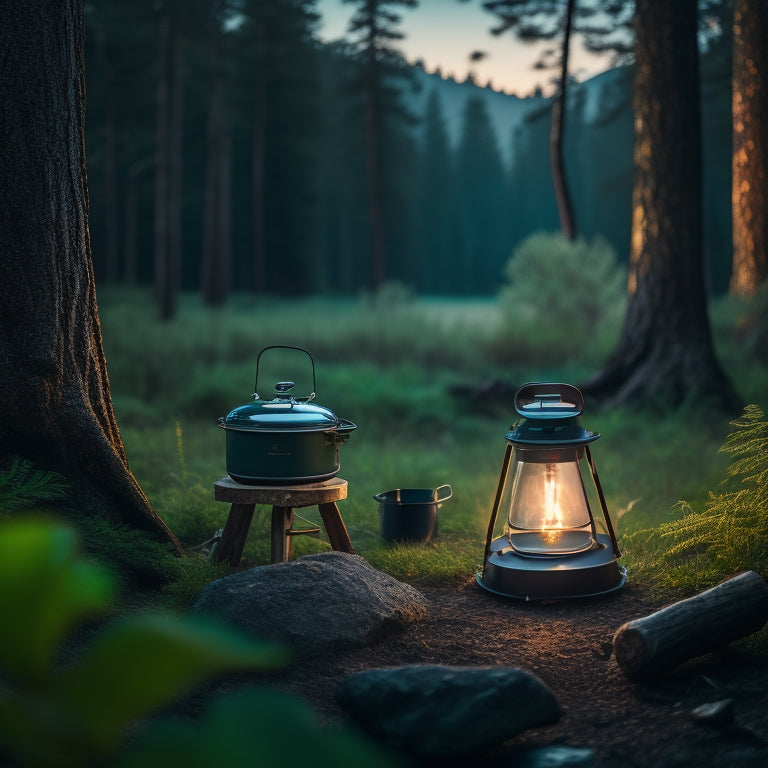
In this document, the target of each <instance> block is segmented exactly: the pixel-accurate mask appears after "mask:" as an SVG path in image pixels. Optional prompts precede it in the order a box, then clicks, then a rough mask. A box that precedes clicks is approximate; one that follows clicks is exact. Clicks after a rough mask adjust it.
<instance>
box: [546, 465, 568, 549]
mask: <svg viewBox="0 0 768 768" xmlns="http://www.w3.org/2000/svg"><path fill="white" fill-rule="evenodd" d="M564 525H565V518H564V516H563V510H562V509H561V508H560V502H559V500H558V493H557V467H556V466H555V464H547V469H546V472H545V474H544V515H543V518H542V521H541V532H542V539H543V540H544V541H545V542H546V543H547V544H555V543H556V542H557V541H558V539H559V538H560V533H561V531H562V529H563V526H564Z"/></svg>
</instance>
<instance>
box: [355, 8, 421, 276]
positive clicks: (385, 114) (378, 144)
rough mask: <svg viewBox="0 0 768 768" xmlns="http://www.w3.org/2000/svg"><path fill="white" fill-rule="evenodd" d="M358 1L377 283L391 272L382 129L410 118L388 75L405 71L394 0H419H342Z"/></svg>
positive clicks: (357, 38) (360, 80)
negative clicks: (386, 229) (400, 52)
mask: <svg viewBox="0 0 768 768" xmlns="http://www.w3.org/2000/svg"><path fill="white" fill-rule="evenodd" d="M344 1H345V2H346V3H350V4H353V5H356V6H357V10H356V12H355V13H354V14H353V16H352V19H351V20H350V22H349V34H350V35H351V38H352V48H353V50H354V51H355V53H356V54H357V56H358V58H359V62H360V67H359V71H358V80H357V84H358V87H359V89H360V92H361V93H362V96H363V104H364V106H363V124H364V132H365V144H366V153H365V157H366V175H367V188H368V216H369V222H368V224H369V227H370V255H371V274H370V281H371V286H372V287H373V288H378V287H379V286H380V285H381V284H382V283H383V282H384V281H385V280H386V279H387V277H388V264H387V260H388V255H387V242H386V234H385V223H384V214H383V201H382V195H383V186H384V175H385V168H386V160H385V154H384V146H383V133H384V132H385V131H386V130H387V129H388V127H389V125H388V123H391V122H397V121H402V120H403V119H408V116H407V113H406V112H405V110H404V109H403V107H402V105H401V102H400V98H399V93H398V91H397V90H396V89H395V88H393V86H392V85H391V83H390V81H391V79H392V78H393V77H398V76H399V77H402V76H404V75H406V76H407V70H406V69H405V67H404V66H403V63H402V58H401V56H400V55H399V54H398V52H397V50H396V49H395V48H394V47H393V43H394V42H395V41H397V40H400V39H402V37H403V34H402V33H401V32H400V31H399V30H398V29H397V25H398V24H399V22H400V20H401V17H400V16H399V15H398V14H397V13H395V12H394V11H393V9H392V7H393V6H404V7H408V8H414V7H415V6H416V5H417V4H418V3H417V0H344Z"/></svg>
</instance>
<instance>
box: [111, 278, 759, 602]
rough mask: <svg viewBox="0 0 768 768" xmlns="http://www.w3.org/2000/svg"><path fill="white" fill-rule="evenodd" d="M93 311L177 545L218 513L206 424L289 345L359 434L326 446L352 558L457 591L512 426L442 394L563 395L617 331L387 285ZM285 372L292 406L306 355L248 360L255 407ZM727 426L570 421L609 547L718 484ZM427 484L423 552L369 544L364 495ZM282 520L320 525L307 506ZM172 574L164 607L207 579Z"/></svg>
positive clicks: (297, 545) (733, 332) (737, 358)
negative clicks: (434, 508) (544, 387)
mask: <svg viewBox="0 0 768 768" xmlns="http://www.w3.org/2000/svg"><path fill="white" fill-rule="evenodd" d="M99 305H100V307H99V311H100V317H101V322H102V331H103V337H104V345H105V350H106V355H107V363H108V369H109V374H110V381H111V386H112V393H113V400H114V404H115V409H116V412H117V417H118V422H119V424H120V428H121V432H122V436H123V440H124V442H125V446H126V450H127V452H128V457H129V461H130V464H131V469H132V471H133V473H134V474H135V475H136V477H137V479H138V480H139V482H140V484H141V485H142V487H143V488H144V490H145V492H146V493H147V496H148V497H149V499H150V501H151V502H152V504H153V506H154V507H155V509H156V510H157V512H158V513H159V514H160V516H161V517H162V518H163V519H164V520H165V521H166V523H167V524H168V526H169V527H170V528H171V530H173V531H174V533H175V534H176V535H177V536H178V537H179V539H180V540H181V542H182V543H183V545H184V546H185V547H187V548H189V549H190V551H191V550H192V549H193V548H194V547H195V546H197V545H199V544H201V543H202V542H204V541H206V540H207V539H209V538H210V537H211V536H212V535H213V534H214V532H215V531H216V530H217V529H219V528H222V527H223V526H224V523H225V521H226V517H227V513H228V505H226V504H222V503H220V502H216V501H214V499H213V483H214V481H215V480H217V479H218V478H220V477H222V476H224V475H225V474H226V467H225V453H224V451H225V432H224V431H223V430H221V429H219V428H218V426H217V418H218V417H220V416H225V415H226V414H227V413H228V412H229V411H230V410H231V409H232V408H234V407H236V406H239V405H243V404H245V403H246V402H248V401H249V399H250V396H251V393H252V392H253V388H254V378H255V373H256V360H257V356H258V354H259V351H260V350H261V349H262V348H264V347H267V346H270V345H295V346H300V347H303V348H305V349H307V350H308V351H309V352H310V353H311V354H312V356H313V358H314V361H315V367H316V371H315V373H316V392H317V399H316V402H318V403H319V404H321V405H324V406H327V407H329V408H331V409H332V410H333V411H334V412H335V413H336V414H337V416H339V417H341V418H345V419H349V420H351V421H353V422H355V423H356V424H357V426H358V428H357V430H356V431H354V432H353V433H352V435H351V438H350V440H349V442H348V443H347V444H346V445H342V446H341V448H340V455H341V471H340V476H341V477H344V478H345V479H347V480H348V481H349V495H348V498H347V499H346V500H344V501H342V502H340V505H339V506H340V509H341V512H342V516H343V518H344V520H345V522H346V524H347V527H348V530H349V533H350V537H351V539H352V543H353V545H354V547H355V550H356V552H357V553H358V554H360V555H362V556H363V557H365V558H366V559H367V560H368V561H369V562H370V563H371V564H372V565H374V566H375V567H377V568H380V569H382V570H384V571H386V572H389V573H391V574H392V575H394V576H395V577H397V578H401V579H404V580H407V581H411V582H416V583H418V582H430V581H431V582H435V581H450V580H457V579H466V578H468V577H470V576H471V575H472V574H474V572H475V571H476V570H477V569H478V568H479V567H480V566H481V564H482V557H483V545H484V537H485V531H486V527H487V524H488V518H489V516H490V511H491V504H492V501H493V496H494V493H495V490H496V484H497V482H498V478H499V472H500V468H501V460H502V457H503V453H504V447H505V442H504V434H505V432H506V431H507V430H508V428H509V426H510V424H511V423H512V422H513V421H515V419H516V414H515V412H514V409H513V405H512V402H511V400H509V401H498V400H494V401H491V400H489V401H484V400H482V399H476V398H470V397H467V396H456V395H455V394H453V391H454V388H455V387H480V386H481V385H482V384H483V383H484V382H489V381H494V380H501V381H504V382H506V383H507V384H510V385H513V386H516V385H519V384H523V383H525V382H528V381H565V382H568V383H572V384H576V385H578V384H579V383H580V382H581V381H583V380H585V379H586V378H587V377H588V376H589V375H590V374H591V373H593V372H594V371H596V370H597V369H598V367H599V365H600V362H601V361H602V360H603V359H604V357H605V355H606V354H607V353H608V352H609V351H610V349H611V347H612V345H613V343H614V341H615V338H616V334H617V333H618V328H619V323H618V322H610V323H609V322H606V323H603V324H602V325H601V326H600V327H599V328H596V329H594V330H593V331H592V332H590V333H588V334H582V335H581V336H575V335H574V334H572V331H571V329H570V328H569V326H568V325H566V326H564V327H562V328H558V327H557V317H553V318H552V319H551V322H550V325H549V326H548V327H547V326H542V325H541V323H540V322H539V321H537V322H529V323H527V324H526V322H525V321H524V320H521V322H520V323H519V324H514V323H512V322H510V319H509V311H508V308H507V310H506V311H505V309H504V307H503V306H502V303H501V302H500V301H499V300H496V299H484V300H460V299H450V300H447V299H446V300H438V299H416V298H412V297H410V296H408V295H407V293H405V292H403V291H398V290H388V291H382V292H381V293H379V294H377V295H376V296H375V297H372V296H363V297H359V298H350V299H334V300H331V299H319V298H312V299H306V300H291V301H289V300H285V301H279V300H274V299H258V298H252V297H235V298H233V299H231V300H230V301H229V302H228V303H227V304H226V305H225V306H224V307H222V308H219V309H215V310H212V309H208V308H205V307H203V306H202V304H201V303H200V300H199V299H198V298H197V297H193V296H184V297H182V300H181V304H180V308H179V311H178V314H177V316H176V317H175V318H174V319H173V320H171V321H169V322H165V323H161V322H159V321H158V320H157V319H156V315H155V312H154V309H153V307H152V303H151V296H150V295H149V294H148V293H147V292H144V291H140V290H112V289H108V290H102V291H100V294H99ZM742 314H743V307H741V306H739V305H734V304H731V303H729V302H727V301H725V300H722V301H720V302H717V303H715V304H714V305H713V312H712V315H713V327H714V333H715V337H716V344H717V348H718V353H719V355H720V357H721V360H722V362H723V364H724V365H725V366H726V367H727V369H728V371H729V374H730V375H731V377H732V378H733V381H734V382H735V383H736V386H737V388H738V390H739V392H740V394H741V396H742V398H743V399H744V402H745V403H756V404H757V405H759V406H761V407H762V408H766V406H768V397H766V395H767V394H768V387H767V386H766V383H768V382H767V379H768V371H766V368H765V366H764V365H761V364H758V363H755V362H754V361H753V360H751V359H750V356H749V355H748V354H747V353H746V352H745V351H744V350H743V349H742V346H741V345H740V343H739V338H740V337H739V328H740V323H741V318H742ZM286 355H289V356H290V355H293V357H286ZM268 360H269V361H271V362H269V363H268ZM286 369H287V370H286ZM286 377H287V378H291V379H293V380H295V381H296V388H295V392H296V393H297V394H303V393H304V391H303V390H304V389H306V390H307V391H306V394H308V393H309V391H310V388H311V386H312V382H311V373H310V368H309V366H308V359H307V358H305V357H304V356H302V355H297V354H296V353H291V352H288V353H286V352H271V353H269V356H268V355H267V354H265V355H264V357H263V358H262V365H261V366H260V372H259V389H260V390H261V392H260V394H261V395H262V397H264V396H266V395H269V396H270V397H271V391H272V387H273V385H274V383H275V382H276V381H277V380H279V379H282V378H286ZM734 415H738V412H736V413H735V414H734ZM730 418H732V417H729V416H727V415H722V414H712V413H708V412H706V411H703V410H701V409H700V408H698V407H697V405H696V403H689V404H687V405H685V406H684V407H682V408H680V409H678V410H677V411H675V412H671V413H670V412H661V411H658V410H655V409H647V410H643V411H634V410H630V409H619V410H613V411H598V410H595V411H590V410H589V409H587V410H586V411H585V413H584V415H583V420H584V424H585V426H587V427H588V428H590V429H592V430H594V431H598V432H600V433H601V434H602V437H601V439H600V440H599V441H598V442H597V443H596V444H595V445H594V447H593V455H594V458H595V461H596V464H597V467H598V471H599V473H600V478H601V480H602V483H603V487H604V490H605V493H606V498H607V503H608V508H609V511H610V513H611V517H612V519H613V522H614V524H615V525H616V526H617V528H618V534H619V537H620V544H621V543H622V540H626V536H627V534H630V533H632V532H636V531H639V530H643V529H647V528H653V527H655V526H658V525H659V524H662V523H664V522H667V521H670V520H673V519H674V518H675V517H676V516H679V515H680V507H679V505H678V502H680V501H681V500H685V501H686V502H688V503H689V504H691V505H692V506H694V507H695V506H696V505H700V504H703V503H704V502H705V501H706V499H707V498H708V496H709V492H710V491H712V490H715V489H717V487H718V486H719V485H720V483H721V481H722V480H723V478H724V475H725V471H726V468H727V466H728V460H727V458H726V457H725V456H724V455H723V453H722V452H720V450H719V449H720V447H721V445H722V444H723V442H724V440H725V439H726V437H727V435H728V433H729V419H730ZM444 483H450V485H451V486H452V488H453V497H452V498H451V499H450V500H449V501H448V502H446V503H445V505H444V506H443V507H442V509H441V510H440V514H439V536H438V537H437V539H436V540H435V542H434V543H431V544H427V545H407V546H404V545H396V546H389V545H386V544H385V543H384V541H383V539H382V537H381V533H380V525H379V518H378V504H377V502H376V501H374V499H373V498H372V497H373V495H374V494H376V493H379V492H381V491H386V490H389V489H392V488H398V487H403V488H406V487H411V488H413V487H419V488H426V487H437V486H439V485H442V484H444ZM299 514H300V515H302V517H305V518H307V519H309V520H311V521H313V522H314V521H317V520H318V519H319V518H318V512H317V509H314V508H308V509H306V510H299ZM325 549H328V544H327V542H325V541H324V540H316V539H312V538H309V537H298V538H295V539H294V551H295V552H296V554H297V555H301V554H308V553H311V552H319V551H323V550H325ZM624 554H625V559H624V561H623V562H625V564H627V566H628V567H629V569H630V573H629V577H630V578H633V573H634V574H635V576H636V577H638V578H643V573H644V569H643V562H642V559H643V558H644V557H648V553H647V552H646V551H644V552H636V553H633V552H632V551H631V548H627V547H624ZM268 562H269V509H267V508H264V509H258V510H257V514H256V515H255V516H254V521H253V523H252V525H251V529H250V534H249V537H248V542H247V544H246V549H245V552H244V556H243V563H242V566H244V567H250V566H257V565H262V564H266V563H268ZM184 570H185V574H184V575H182V576H181V577H180V579H179V581H178V582H177V583H176V584H175V585H174V588H173V589H174V590H175V591H174V592H173V594H172V600H174V601H176V602H179V603H181V604H183V603H184V602H185V601H186V600H188V599H189V598H190V597H191V596H192V595H193V594H194V592H195V591H196V590H197V588H199V586H201V585H202V584H203V583H205V582H206V581H208V580H210V578H212V577H213V576H214V575H215V571H216V569H214V567H213V565H211V564H210V563H208V561H207V560H205V559H204V558H203V557H201V556H198V557H194V556H193V557H191V558H189V559H188V563H187V565H186V566H185V569H184Z"/></svg>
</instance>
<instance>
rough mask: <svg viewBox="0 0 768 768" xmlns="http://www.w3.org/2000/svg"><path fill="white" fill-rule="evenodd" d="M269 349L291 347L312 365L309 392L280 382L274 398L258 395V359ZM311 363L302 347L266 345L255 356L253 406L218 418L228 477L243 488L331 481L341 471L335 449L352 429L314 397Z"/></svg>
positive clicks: (291, 384) (313, 365) (241, 407)
mask: <svg viewBox="0 0 768 768" xmlns="http://www.w3.org/2000/svg"><path fill="white" fill-rule="evenodd" d="M269 349H294V350H296V351H298V352H303V353H304V354H305V355H307V356H308V357H309V360H310V362H311V364H312V392H311V394H309V395H307V396H306V397H294V396H293V395H292V394H291V389H293V387H294V386H295V384H294V382H292V381H279V382H277V384H276V385H275V392H274V398H273V399H272V400H262V399H261V398H260V397H259V394H258V392H259V361H260V360H261V356H262V355H263V354H264V352H266V351H267V350H269ZM315 383H316V382H315V361H314V360H313V359H312V355H310V354H309V352H307V350H305V349H302V348H301V347H284V346H271V347H265V348H264V349H262V350H261V352H259V355H258V357H257V358H256V382H255V386H254V394H253V399H254V402H252V403H247V404H246V405H241V406H240V407H239V408H235V409H234V410H233V411H230V413H229V414H228V415H227V416H226V417H221V418H219V420H218V423H219V426H220V427H221V428H222V429H225V430H226V432H227V440H226V455H227V473H228V474H229V476H230V477H231V478H232V479H233V480H235V482H238V483H244V484H246V485H270V484H271V485H279V484H292V483H318V482H321V481H322V480H328V479H329V478H331V477H334V476H335V475H336V474H337V473H338V471H339V467H340V463H339V445H341V444H342V443H345V442H347V440H349V433H350V432H352V430H353V429H357V426H356V425H355V424H353V423H352V422H351V421H346V420H345V419H339V418H337V417H336V415H335V414H334V413H333V411H331V410H329V409H328V408H324V407H323V406H321V405H317V404H315V403H312V402H311V401H312V400H313V399H314V398H315V389H316V386H315Z"/></svg>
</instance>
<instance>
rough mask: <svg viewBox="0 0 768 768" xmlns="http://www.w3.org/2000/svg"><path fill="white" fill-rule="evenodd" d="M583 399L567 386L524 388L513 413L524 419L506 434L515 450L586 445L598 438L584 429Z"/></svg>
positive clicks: (519, 393)
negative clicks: (582, 417) (533, 447)
mask: <svg viewBox="0 0 768 768" xmlns="http://www.w3.org/2000/svg"><path fill="white" fill-rule="evenodd" d="M583 407H584V396H583V395H582V394H581V392H580V391H579V390H578V389H577V388H576V387H573V386H571V385H570V384H540V383H534V384H525V385H523V386H522V387H520V389H518V390H517V393H516V394H515V410H516V411H517V412H518V414H519V415H520V416H522V417H523V418H522V419H520V421H519V422H518V423H517V424H515V425H513V426H512V428H511V429H510V431H509V432H507V434H506V440H507V441H508V442H509V443H511V444H512V445H516V446H520V447H523V446H528V447H530V446H553V445H585V444H586V443H591V442H592V441H593V440H597V439H598V438H599V437H600V434H599V433H597V432H590V431H589V430H588V429H584V427H583V426H582V424H581V410H582V408H583Z"/></svg>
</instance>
